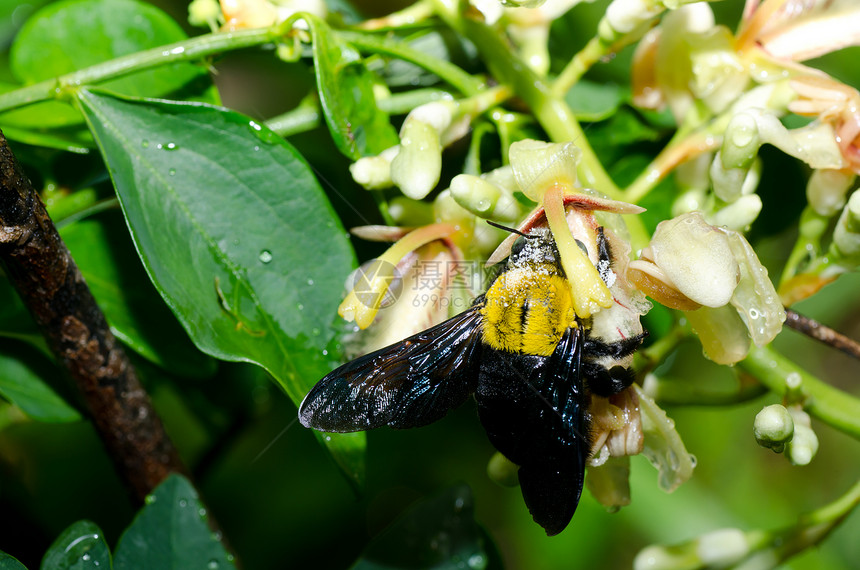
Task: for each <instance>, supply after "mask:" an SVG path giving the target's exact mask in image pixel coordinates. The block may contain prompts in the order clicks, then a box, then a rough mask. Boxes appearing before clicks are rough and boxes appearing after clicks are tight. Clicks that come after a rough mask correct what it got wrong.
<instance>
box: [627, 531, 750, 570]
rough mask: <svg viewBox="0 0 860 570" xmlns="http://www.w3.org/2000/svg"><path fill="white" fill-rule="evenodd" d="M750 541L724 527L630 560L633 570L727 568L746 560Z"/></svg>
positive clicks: (648, 550)
mask: <svg viewBox="0 0 860 570" xmlns="http://www.w3.org/2000/svg"><path fill="white" fill-rule="evenodd" d="M751 546H752V541H751V540H750V537H749V536H748V535H747V534H746V533H744V532H743V531H742V530H739V529H736V528H724V529H720V530H715V531H713V532H709V533H707V534H703V535H702V536H700V537H698V538H696V539H695V540H691V541H688V542H685V543H682V544H678V545H674V546H660V545H652V546H648V547H647V548H644V549H643V550H641V551H640V552H639V554H637V555H636V558H635V559H634V560H633V568H634V569H635V570H657V569H662V570H670V569H671V570H681V569H684V570H686V569H689V568H728V567H730V566H734V565H735V564H738V563H739V562H741V561H743V560H744V558H746V557H747V556H748V555H749V553H750V550H751Z"/></svg>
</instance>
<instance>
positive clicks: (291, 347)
mask: <svg viewBox="0 0 860 570" xmlns="http://www.w3.org/2000/svg"><path fill="white" fill-rule="evenodd" d="M79 99H80V102H81V107H82V109H83V111H84V113H85V115H86V117H87V121H88V123H89V124H90V128H91V129H92V131H93V135H94V137H95V139H96V141H97V142H98V144H99V148H100V149H101V152H102V154H103V156H104V158H105V162H106V163H107V164H108V168H109V170H110V173H111V176H112V178H113V182H114V186H115V187H116V190H117V194H118V196H119V199H120V202H121V204H122V207H123V212H124V213H125V216H126V221H127V223H128V225H129V227H130V228H131V232H132V239H133V240H134V243H135V246H136V248H137V251H138V253H139V255H140V256H141V258H142V260H143V263H144V266H145V268H146V271H147V273H148V274H149V277H150V279H151V280H152V282H153V283H154V284H155V286H156V288H157V289H158V290H159V292H160V293H161V295H162V296H163V297H164V299H165V300H166V301H167V304H168V305H169V306H170V308H171V309H172V310H173V312H174V314H175V315H176V316H177V318H178V319H179V321H180V322H181V323H182V325H183V326H184V327H185V329H186V331H187V332H188V334H189V336H190V337H191V339H192V341H193V342H194V344H196V345H197V347H198V348H200V350H202V351H203V352H205V353H207V354H210V355H212V356H215V357H216V358H220V359H223V360H230V361H246V362H254V363H256V364H259V365H260V366H262V367H263V368H265V369H266V370H268V371H269V372H270V373H271V374H272V376H273V377H274V379H275V380H276V381H277V382H278V384H279V385H280V386H281V387H282V388H283V389H284V391H286V393H287V394H289V396H290V397H291V398H292V399H293V401H294V402H295V403H296V404H298V403H299V402H301V400H302V399H303V398H304V395H305V394H306V393H307V392H308V390H310V388H311V387H312V386H313V385H314V384H315V383H316V382H317V381H318V380H319V379H320V378H322V377H323V376H324V375H325V374H326V373H328V372H329V371H330V370H331V368H332V366H333V365H334V362H333V360H334V357H333V356H329V355H328V352H327V351H328V349H329V348H330V347H329V345H330V343H332V342H333V341H334V340H335V332H336V331H335V327H334V326H333V322H334V319H335V308H336V307H337V305H338V303H339V302H340V299H341V295H342V287H343V279H344V277H345V276H346V275H347V274H348V273H349V272H350V270H351V268H352V267H354V266H355V260H354V256H353V253H352V250H351V248H350V245H349V242H348V240H347V236H346V232H345V231H344V229H343V227H342V226H341V224H340V221H339V219H338V218H337V216H336V215H335V213H334V211H333V209H332V207H331V204H330V203H329V202H328V200H327V199H326V197H325V194H324V193H323V191H322V189H321V188H320V186H319V184H318V183H317V181H316V178H314V176H313V173H312V172H311V170H310V167H309V166H308V165H307V163H306V162H305V161H304V160H303V159H302V157H301V156H300V155H299V154H298V153H297V152H296V150H295V149H294V148H293V147H292V146H291V145H290V144H289V143H287V142H286V141H285V140H283V139H281V138H280V137H278V136H277V135H275V134H274V133H272V132H271V131H270V130H268V129H267V128H266V127H264V126H262V125H259V124H257V123H256V122H254V121H252V120H250V119H249V118H247V117H245V116H243V115H240V114H238V113H235V112H232V111H229V110H226V109H221V108H217V107H212V106H209V105H204V104H190V103H185V104H179V103H170V102H165V101H139V100H128V99H120V98H117V97H113V96H108V95H105V94H99V93H96V92H92V91H88V90H81V91H80V92H79ZM327 441H328V442H329V443H330V446H329V449H331V450H333V451H332V452H333V454H334V457H335V459H336V460H338V461H339V462H340V463H341V464H342V465H343V466H344V468H345V469H346V470H347V472H354V469H352V468H350V467H349V465H354V464H355V462H356V461H361V459H360V458H361V457H362V456H363V451H364V436H363V435H360V436H354V435H353V436H342V435H332V436H331V439H328V438H327Z"/></svg>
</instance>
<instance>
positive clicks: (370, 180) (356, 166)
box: [349, 145, 400, 190]
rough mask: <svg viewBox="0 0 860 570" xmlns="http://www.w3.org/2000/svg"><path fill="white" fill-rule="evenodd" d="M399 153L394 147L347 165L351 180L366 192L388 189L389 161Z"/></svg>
mask: <svg viewBox="0 0 860 570" xmlns="http://www.w3.org/2000/svg"><path fill="white" fill-rule="evenodd" d="M399 152H400V146H399V145H395V146H392V147H390V148H387V149H385V150H384V151H382V152H381V153H379V154H378V155H377V156H365V157H363V158H359V159H358V160H356V161H355V162H353V163H352V164H350V165H349V173H350V174H352V179H353V180H355V181H356V182H357V183H358V184H360V185H361V186H363V187H364V188H365V189H367V190H382V189H383V188H390V187H391V185H392V184H393V182H392V181H391V161H392V160H394V157H396V156H397V154H398V153H399Z"/></svg>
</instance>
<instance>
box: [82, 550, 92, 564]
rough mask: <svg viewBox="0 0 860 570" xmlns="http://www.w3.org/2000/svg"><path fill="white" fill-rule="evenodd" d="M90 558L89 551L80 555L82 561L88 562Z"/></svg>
mask: <svg viewBox="0 0 860 570" xmlns="http://www.w3.org/2000/svg"><path fill="white" fill-rule="evenodd" d="M90 558H92V556H90V553H89V552H87V553H86V554H84V555H83V556H81V560H83V561H84V562H89V561H90Z"/></svg>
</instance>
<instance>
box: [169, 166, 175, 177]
mask: <svg viewBox="0 0 860 570" xmlns="http://www.w3.org/2000/svg"><path fill="white" fill-rule="evenodd" d="M167 175H168V176H176V169H175V168H171V169H170V170H168V171H167Z"/></svg>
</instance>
